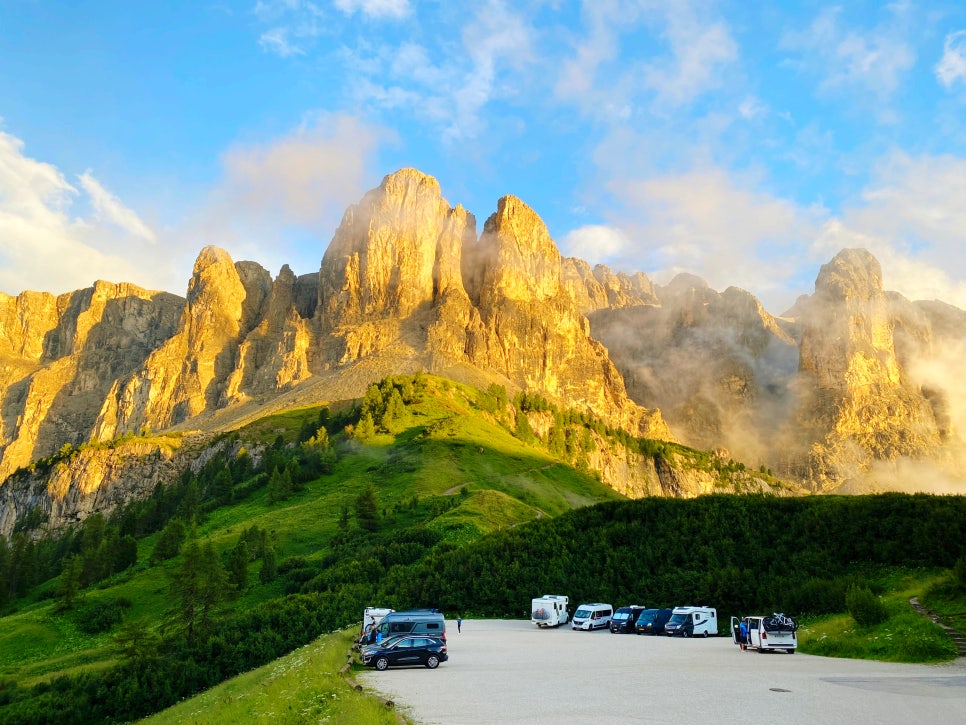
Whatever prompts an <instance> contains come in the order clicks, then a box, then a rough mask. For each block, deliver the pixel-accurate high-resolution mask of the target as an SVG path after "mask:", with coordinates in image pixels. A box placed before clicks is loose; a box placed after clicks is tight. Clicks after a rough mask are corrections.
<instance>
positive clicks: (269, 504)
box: [0, 375, 966, 722]
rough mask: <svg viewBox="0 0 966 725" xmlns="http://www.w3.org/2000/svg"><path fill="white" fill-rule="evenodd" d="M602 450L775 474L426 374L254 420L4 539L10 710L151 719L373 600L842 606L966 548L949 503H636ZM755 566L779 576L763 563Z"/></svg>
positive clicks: (4, 660) (712, 469) (756, 477)
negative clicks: (69, 524)
mask: <svg viewBox="0 0 966 725" xmlns="http://www.w3.org/2000/svg"><path fill="white" fill-rule="evenodd" d="M528 413H532V414H533V420H534V422H535V424H536V425H535V426H532V425H531V423H530V422H529V421H530V418H529V416H528V415H527V414H528ZM541 426H542V427H541ZM535 427H536V428H537V429H538V430H539V432H535ZM604 446H609V447H611V449H612V451H617V452H619V451H622V450H623V451H624V454H623V455H625V456H626V458H627V460H631V459H632V457H634V456H637V457H638V459H641V458H643V459H644V460H649V459H654V460H657V459H658V458H662V459H663V460H665V461H669V460H678V461H683V462H684V464H683V467H684V468H687V469H689V470H692V471H693V470H700V471H702V472H703V473H704V474H705V475H707V476H708V477H709V478H711V479H713V480H715V481H719V482H723V483H724V484H727V485H729V486H731V488H732V490H735V489H739V490H740V489H742V488H743V487H745V486H747V485H748V484H749V481H765V482H766V483H767V482H768V481H769V479H770V478H771V477H770V474H768V473H767V472H764V471H762V472H760V474H754V473H749V472H748V471H747V470H745V467H744V466H742V465H740V464H737V463H735V462H727V463H726V464H725V465H723V464H722V462H721V461H719V460H717V459H715V458H714V457H712V456H708V455H707V454H703V453H702V452H700V451H691V450H690V449H686V448H684V447H681V446H676V445H674V444H668V443H665V442H660V441H644V440H636V439H633V438H630V437H628V436H627V435H626V433H623V432H620V431H612V430H609V429H607V428H606V427H604V426H603V425H601V424H600V422H599V421H596V420H593V419H591V418H588V417H587V416H584V415H581V414H579V413H575V412H573V411H570V412H562V411H558V410H555V409H553V408H552V406H548V405H547V404H546V403H545V402H544V401H541V400H539V399H535V398H526V397H518V398H517V399H515V400H513V401H510V400H507V398H506V394H505V392H503V391H502V389H499V388H495V387H493V386H491V388H490V389H488V390H487V391H480V390H477V389H474V388H470V387H466V386H463V385H458V384H455V383H452V382H450V381H447V380H443V379H440V378H433V377H429V376H424V375H416V376H407V377H403V376H399V377H394V378H389V379H387V380H385V381H383V382H382V383H380V384H379V385H377V386H373V387H371V388H370V389H369V391H368V393H367V394H366V396H365V398H364V399H363V400H362V401H357V402H355V403H346V404H342V405H338V406H337V405H333V406H332V408H331V409H330V408H328V407H322V406H317V407H309V408H302V409H297V410H289V411H284V412H281V413H277V414H274V415H271V416H268V417H265V418H261V419H258V420H255V421H252V422H250V423H248V424H247V425H245V426H244V427H243V428H240V429H238V430H235V431H231V432H229V433H225V434H222V435H220V436H218V437H215V438H213V439H211V440H210V441H209V443H208V445H207V448H206V449H204V450H203V451H201V453H200V456H199V458H198V460H197V461H196V465H194V466H192V467H191V468H190V469H188V470H186V471H185V472H184V473H183V474H182V475H181V477H180V479H179V480H178V481H177V482H174V483H172V484H170V485H168V486H158V487H157V488H156V489H155V491H154V494H153V495H152V496H151V497H150V498H149V499H146V500H143V501H138V502H131V503H129V504H128V505H127V506H125V507H123V508H122V509H119V510H117V511H115V512H114V513H113V514H112V515H111V516H110V517H109V518H108V519H105V518H104V517H102V516H97V515H95V516H91V517H89V518H88V519H87V520H85V521H84V523H83V524H81V525H79V526H77V527H74V529H72V530H70V531H66V532H60V536H58V537H48V538H43V539H41V540H39V541H37V542H34V543H30V541H29V539H28V538H27V537H26V536H25V532H23V531H20V532H18V533H16V534H14V536H13V537H12V539H11V541H10V542H4V541H0V573H2V574H3V576H2V577H0V581H3V582H4V583H5V584H6V588H5V589H4V590H3V592H4V595H5V598H4V599H2V600H0V604H2V605H3V607H4V610H3V611H4V613H5V616H3V617H2V618H0V722H2V721H7V720H12V721H17V722H47V721H51V720H55V719H56V720H57V721H58V722H91V721H100V720H129V719H132V718H136V717H141V716H144V715H147V714H150V713H152V712H156V711H159V710H161V709H163V708H165V707H167V706H168V705H170V704H171V703H173V702H176V701H178V700H180V699H182V698H184V697H185V696H187V695H189V694H192V693H196V692H199V691H203V690H207V689H208V688H210V687H212V686H214V685H216V684H217V683H220V682H223V681H225V680H227V679H229V678H232V677H234V676H236V675H238V674H239V673H242V672H247V671H249V670H252V669H253V668H257V667H261V666H263V665H265V664H266V663H268V662H271V661H273V660H274V659H275V658H277V657H280V656H282V655H285V654H286V653H288V652H292V651H293V650H296V649H298V648H300V647H303V646H305V645H306V644H308V643H309V642H312V641H313V640H314V639H315V638H317V637H319V636H320V635H322V634H324V633H327V632H331V631H332V630H334V629H338V628H342V627H345V626H347V625H350V624H351V623H353V622H357V621H359V619H360V618H361V614H362V609H363V608H364V607H365V606H367V605H377V606H391V607H393V608H395V609H403V608H409V607H415V606H440V607H443V608H444V609H445V610H447V611H457V612H461V613H463V614H464V615H465V614H470V615H473V614H475V615H495V616H525V615H526V611H525V609H526V606H527V603H528V602H529V599H530V597H532V596H533V595H534V594H539V593H542V592H543V591H551V590H553V591H566V592H567V593H568V594H570V595H571V596H572V597H574V598H575V599H580V598H582V597H588V598H597V599H599V598H600V597H603V598H604V599H605V600H608V601H610V600H614V601H615V603H616V602H617V601H618V600H620V601H623V600H625V599H627V600H628V601H629V600H631V599H633V600H639V599H640V598H641V596H644V598H645V599H646V600H647V602H648V604H652V603H658V602H660V603H661V604H662V605H673V604H680V603H684V602H685V601H715V602H718V606H719V610H722V609H726V608H730V609H729V610H728V611H732V610H733V611H735V612H737V611H740V609H741V608H742V607H746V606H754V607H756V608H757V607H764V606H772V605H774V606H776V607H777V606H779V604H780V603H781V601H780V600H781V598H782V597H783V596H785V597H787V596H791V595H793V596H794V597H795V598H796V601H798V602H802V604H801V606H803V607H807V606H811V605H810V604H809V603H810V602H819V603H820V604H821V607H820V608H819V609H821V613H825V612H835V611H840V610H838V609H835V608H834V607H835V606H837V605H836V602H838V600H839V599H840V598H841V590H842V588H843V587H844V586H846V584H847V583H848V582H849V581H851V579H850V577H853V576H854V575H855V571H856V570H855V567H859V569H858V571H859V573H861V571H862V569H861V567H862V566H865V565H869V566H883V565H914V566H919V565H923V566H930V567H943V566H947V567H948V566H951V565H952V562H953V561H955V559H956V557H957V556H959V555H960V554H961V553H962V552H960V551H959V549H956V550H955V551H952V550H950V549H949V547H942V546H938V545H937V542H939V541H942V539H943V537H944V536H953V540H955V541H962V540H966V539H964V538H963V536H964V535H966V522H964V519H966V516H964V513H963V509H962V502H961V501H959V500H955V499H952V498H950V499H948V500H947V499H940V498H937V499H934V500H933V499H929V498H922V497H906V498H902V497H894V496H893V497H880V498H869V499H868V502H867V503H863V502H857V503H853V502H851V501H850V500H848V499H838V498H835V499H833V498H828V499H814V500H811V501H810V500H806V499H796V498H782V497H778V496H763V495H760V494H758V495H753V496H746V497H720V496H711V497H703V498H699V499H697V500H695V501H680V500H666V499H656V498H652V499H645V500H642V501H634V502H631V501H626V499H624V497H622V496H621V495H619V494H618V493H616V492H615V491H614V490H613V489H612V488H610V487H608V486H605V485H604V484H603V483H602V482H601V480H600V476H599V475H598V474H597V473H596V472H594V471H593V470H591V469H590V467H589V466H588V465H587V463H588V459H589V456H590V455H593V454H594V453H595V451H599V449H600V448H601V447H604ZM51 465H57V463H56V462H52V463H51ZM776 490H777V491H778V492H779V493H785V492H784V491H782V490H781V489H780V488H778V487H776ZM601 504H602V505H601ZM892 536H897V537H899V540H896V541H892V540H890V537H892ZM831 542H838V543H836V544H835V545H834V546H833V545H832V544H831ZM910 542H914V543H915V545H914V546H913V545H910ZM833 549H834V550H835V551H840V552H846V551H847V552H849V553H848V557H849V558H848V561H843V560H841V559H839V558H836V556H835V555H834V553H833ZM588 557H590V560H593V561H597V562H600V565H599V566H598V567H597V568H588V567H586V566H585V565H584V563H585V562H586V561H587V560H588ZM950 557H951V558H950ZM755 561H763V562H765V563H766V564H767V565H768V567H770V569H769V571H771V570H772V569H773V570H774V573H773V574H772V575H771V576H769V577H764V578H761V577H757V576H753V574H754V572H755V569H754V562H755ZM825 575H829V576H830V577H831V578H832V579H833V581H830V582H829V583H828V585H827V586H825V585H823V584H822V582H821V581H819V579H820V578H821V577H823V576H825ZM829 602H831V603H832V604H829ZM816 611H818V610H816ZM722 613H723V614H724V611H722Z"/></svg>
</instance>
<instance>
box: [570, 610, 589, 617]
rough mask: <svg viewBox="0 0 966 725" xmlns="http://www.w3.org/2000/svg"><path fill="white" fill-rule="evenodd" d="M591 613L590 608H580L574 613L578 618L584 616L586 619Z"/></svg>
mask: <svg viewBox="0 0 966 725" xmlns="http://www.w3.org/2000/svg"><path fill="white" fill-rule="evenodd" d="M590 614H591V612H590V610H589V609H578V610H577V613H576V614H575V615H574V618H575V619H576V618H577V617H583V618H584V619H586V618H587V617H589V616H590Z"/></svg>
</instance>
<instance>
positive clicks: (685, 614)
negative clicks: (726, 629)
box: [664, 607, 718, 637]
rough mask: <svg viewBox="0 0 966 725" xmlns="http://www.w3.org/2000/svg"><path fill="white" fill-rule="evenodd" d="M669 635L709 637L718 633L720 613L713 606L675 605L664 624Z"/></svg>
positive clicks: (665, 631)
mask: <svg viewBox="0 0 966 725" xmlns="http://www.w3.org/2000/svg"><path fill="white" fill-rule="evenodd" d="M664 634H666V635H667V636H668V637H674V636H675V635H680V636H682V637H707V636H708V635H709V634H715V635H716V634H718V613H717V612H716V611H715V610H714V609H713V608H711V607H675V608H674V611H673V612H672V613H671V618H670V619H669V620H668V621H667V624H665V625H664Z"/></svg>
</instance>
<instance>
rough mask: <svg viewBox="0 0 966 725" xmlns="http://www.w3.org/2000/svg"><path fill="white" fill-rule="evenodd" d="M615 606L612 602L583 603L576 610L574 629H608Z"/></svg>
mask: <svg viewBox="0 0 966 725" xmlns="http://www.w3.org/2000/svg"><path fill="white" fill-rule="evenodd" d="M612 616H614V608H613V607H612V606H611V605H610V604H601V603H600V602H595V603H594V604H581V605H580V606H579V607H577V611H576V612H574V618H573V620H572V622H573V624H572V625H571V626H572V627H573V628H574V629H586V630H591V629H607V628H608V627H609V626H610V620H611V617H612Z"/></svg>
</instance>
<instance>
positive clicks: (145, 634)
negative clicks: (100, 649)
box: [112, 619, 161, 666]
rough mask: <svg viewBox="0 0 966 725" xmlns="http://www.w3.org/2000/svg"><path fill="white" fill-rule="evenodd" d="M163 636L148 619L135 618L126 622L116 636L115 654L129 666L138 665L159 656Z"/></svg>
mask: <svg viewBox="0 0 966 725" xmlns="http://www.w3.org/2000/svg"><path fill="white" fill-rule="evenodd" d="M160 647H161V637H160V636H159V635H158V634H157V632H155V631H154V630H152V629H151V628H150V627H149V626H148V623H147V620H143V619H135V620H130V621H127V622H124V623H123V624H122V625H121V626H120V628H119V629H118V632H117V634H116V635H115V636H114V645H113V648H112V649H113V650H114V654H116V655H117V656H118V657H120V658H121V659H122V660H123V661H124V662H125V663H126V664H127V665H128V666H137V665H139V664H141V663H142V662H145V661H146V660H150V659H153V658H155V657H157V655H158V650H159V649H160Z"/></svg>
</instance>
